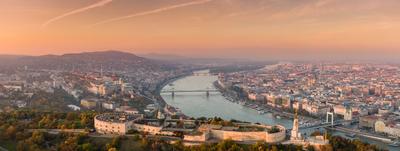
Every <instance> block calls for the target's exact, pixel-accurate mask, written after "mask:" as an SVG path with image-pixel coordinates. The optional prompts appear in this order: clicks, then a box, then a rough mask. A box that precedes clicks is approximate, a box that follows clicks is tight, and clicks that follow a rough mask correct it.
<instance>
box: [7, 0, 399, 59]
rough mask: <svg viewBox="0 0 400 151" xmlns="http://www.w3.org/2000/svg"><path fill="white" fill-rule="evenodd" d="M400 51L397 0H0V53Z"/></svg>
mask: <svg viewBox="0 0 400 151" xmlns="http://www.w3.org/2000/svg"><path fill="white" fill-rule="evenodd" d="M97 50H124V51H130V52H133V53H164V54H179V55H186V56H214V55H215V56H219V57H236V58H239V57H249V58H250V57H254V58H274V57H278V58H279V57H282V58H284V57H288V56H291V57H318V56H320V55H325V56H335V57H341V56H343V57H345V56H353V55H365V56H400V0H0V54H29V55H43V54H63V53H71V52H81V51H97Z"/></svg>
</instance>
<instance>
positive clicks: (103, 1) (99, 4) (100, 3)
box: [42, 0, 113, 28]
mask: <svg viewBox="0 0 400 151" xmlns="http://www.w3.org/2000/svg"><path fill="white" fill-rule="evenodd" d="M112 1H113V0H101V1H98V2H96V3H94V4H91V5H89V6H86V7H83V8H79V9H75V10H73V11H70V12H67V13H64V14H62V15H60V16H57V17H54V18H52V19H50V20H48V21H46V22H45V23H43V24H42V28H46V27H47V26H49V25H50V24H51V23H53V22H55V21H58V20H61V19H63V18H65V17H68V16H71V15H74V14H78V13H81V12H85V11H88V10H90V9H93V8H97V7H102V6H104V5H107V4H109V3H111V2H112Z"/></svg>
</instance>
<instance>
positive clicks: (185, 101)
mask: <svg viewBox="0 0 400 151" xmlns="http://www.w3.org/2000/svg"><path fill="white" fill-rule="evenodd" d="M198 73H208V71H207V70H205V71H198ZM217 79H218V77H217V76H213V75H201V76H194V75H193V76H187V77H184V78H181V79H178V80H176V81H174V82H172V83H171V84H169V85H167V86H165V87H164V88H163V90H164V91H165V90H172V89H173V90H175V91H179V90H207V89H216V88H215V87H214V85H213V82H215V81H216V80H217ZM161 96H162V97H163V99H164V100H165V102H166V103H167V104H169V105H171V106H173V107H176V108H179V109H180V110H181V111H182V112H183V113H184V114H185V115H187V116H191V117H221V118H223V119H225V120H230V119H235V120H240V121H247V122H253V123H263V124H268V125H275V124H280V125H283V126H285V127H287V128H289V127H290V128H291V127H292V121H291V120H289V119H283V118H282V119H276V118H275V117H273V115H272V114H271V113H267V114H262V115H260V114H258V112H257V111H256V110H253V109H250V108H247V107H243V106H242V105H240V104H237V103H233V102H230V101H229V100H227V99H226V98H225V97H224V96H222V94H221V93H220V92H210V95H209V96H208V97H207V95H206V93H205V92H175V96H172V94H171V93H163V94H161Z"/></svg>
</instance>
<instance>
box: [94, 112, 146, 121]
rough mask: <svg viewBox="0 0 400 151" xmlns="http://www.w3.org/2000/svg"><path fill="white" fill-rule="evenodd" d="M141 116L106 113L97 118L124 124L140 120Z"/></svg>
mask: <svg viewBox="0 0 400 151" xmlns="http://www.w3.org/2000/svg"><path fill="white" fill-rule="evenodd" d="M140 117H141V116H140V115H132V114H127V113H104V114H100V115H97V116H96V119H97V120H100V121H105V122H114V123H124V122H127V121H134V120H136V119H139V118H140Z"/></svg>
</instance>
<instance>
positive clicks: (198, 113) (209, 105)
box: [161, 70, 398, 151]
mask: <svg viewBox="0 0 400 151" xmlns="http://www.w3.org/2000/svg"><path fill="white" fill-rule="evenodd" d="M197 73H208V71H207V70H205V71H199V72H197ZM217 79H218V77H217V76H212V75H201V76H195V75H192V76H187V77H183V78H180V79H178V80H176V81H173V82H171V83H169V84H168V85H166V86H165V87H164V88H163V91H169V90H175V91H180V90H184V91H191V90H207V89H215V87H214V85H213V83H214V82H215V81H216V80H217ZM161 96H162V97H163V98H164V100H165V102H166V103H167V104H169V105H171V106H174V107H176V108H179V109H180V110H181V111H182V112H183V113H184V114H185V115H187V116H191V117H221V118H223V119H225V120H230V119H236V120H240V121H247V122H253V123H263V124H268V125H275V124H280V125H283V126H285V127H286V128H292V120H290V119H285V118H282V119H276V118H275V117H274V116H273V115H272V114H271V113H267V114H262V115H260V114H258V112H257V111H255V110H253V109H250V108H247V107H244V106H242V105H239V104H236V103H233V102H230V101H229V100H227V99H226V98H225V97H224V96H222V94H221V93H220V92H210V95H209V96H208V97H207V95H206V93H205V92H175V96H174V97H172V94H171V93H162V94H161ZM312 131H314V130H307V131H302V133H304V132H306V133H311V132H312ZM334 135H341V136H343V137H345V136H344V134H343V133H340V132H334ZM356 138H358V137H356ZM358 139H360V140H362V141H364V142H368V143H371V144H375V145H377V146H379V147H380V148H382V149H387V150H389V151H394V150H396V149H398V148H392V147H388V146H387V144H385V143H382V142H379V141H374V140H370V139H366V138H358Z"/></svg>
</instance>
